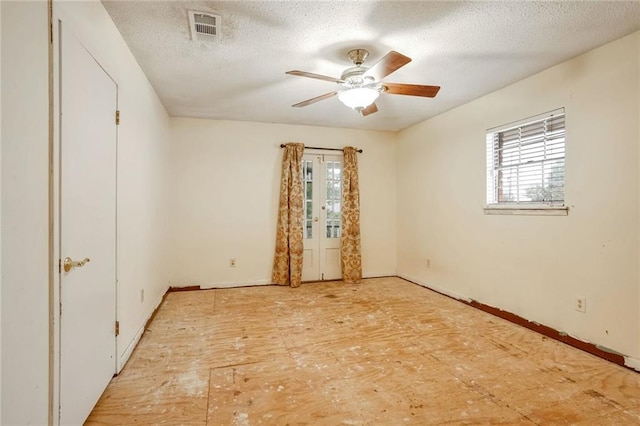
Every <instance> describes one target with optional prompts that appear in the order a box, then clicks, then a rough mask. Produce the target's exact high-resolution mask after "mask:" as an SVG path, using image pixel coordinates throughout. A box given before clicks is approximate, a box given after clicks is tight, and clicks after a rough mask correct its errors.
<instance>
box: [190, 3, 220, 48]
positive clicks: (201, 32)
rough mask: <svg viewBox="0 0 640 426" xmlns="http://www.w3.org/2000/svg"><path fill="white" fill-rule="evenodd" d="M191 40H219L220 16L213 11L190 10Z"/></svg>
mask: <svg viewBox="0 0 640 426" xmlns="http://www.w3.org/2000/svg"><path fill="white" fill-rule="evenodd" d="M189 25H190V26H191V40H197V41H217V40H218V39H219V38H220V16H218V15H214V14H212V13H205V12H195V11H193V10H190V11H189Z"/></svg>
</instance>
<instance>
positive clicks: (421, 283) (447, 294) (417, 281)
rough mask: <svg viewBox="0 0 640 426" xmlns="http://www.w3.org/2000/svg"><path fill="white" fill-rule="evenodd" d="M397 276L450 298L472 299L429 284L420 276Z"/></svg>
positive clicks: (468, 300)
mask: <svg viewBox="0 0 640 426" xmlns="http://www.w3.org/2000/svg"><path fill="white" fill-rule="evenodd" d="M398 277H400V278H402V279H405V280H407V281H411V282H412V283H414V284H418V285H419V286H422V287H425V288H428V289H429V290H433V291H437V292H438V293H441V294H444V295H445V296H449V297H452V298H454V299H457V300H463V301H465V302H471V301H473V299H471V298H470V297H467V296H463V295H462V294H459V293H456V292H453V291H451V290H447V289H444V288H440V287H436V286H433V285H431V284H428V283H427V282H425V281H424V280H422V279H420V278H416V277H412V276H410V275H407V274H398Z"/></svg>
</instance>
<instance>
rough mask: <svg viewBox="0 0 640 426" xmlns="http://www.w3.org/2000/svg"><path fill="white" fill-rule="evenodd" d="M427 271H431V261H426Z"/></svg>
mask: <svg viewBox="0 0 640 426" xmlns="http://www.w3.org/2000/svg"><path fill="white" fill-rule="evenodd" d="M427 269H431V259H427Z"/></svg>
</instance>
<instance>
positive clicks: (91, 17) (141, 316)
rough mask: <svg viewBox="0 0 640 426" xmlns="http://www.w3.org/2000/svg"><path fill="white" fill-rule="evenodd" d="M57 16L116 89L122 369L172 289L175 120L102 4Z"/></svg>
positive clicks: (67, 8) (66, 5)
mask: <svg viewBox="0 0 640 426" xmlns="http://www.w3.org/2000/svg"><path fill="white" fill-rule="evenodd" d="M54 14H55V17H56V18H60V19H62V22H63V25H65V24H66V25H69V26H70V27H71V28H72V31H73V32H74V33H75V34H76V36H77V37H78V38H79V39H80V40H81V41H82V43H83V44H84V45H85V47H86V48H87V49H88V50H89V51H90V52H91V54H92V55H93V56H94V57H95V58H96V60H97V61H98V62H99V63H100V65H101V66H102V67H103V68H105V70H106V71H107V73H108V74H109V75H110V76H111V77H112V78H113V79H114V80H115V81H116V83H117V85H118V108H119V109H120V111H121V120H120V126H118V158H117V161H118V165H117V174H118V177H117V179H118V186H117V191H118V194H117V204H118V205H117V221H118V231H117V238H118V242H117V245H118V253H117V256H118V257H117V262H118V271H117V277H118V286H117V291H118V301H117V311H118V312H117V313H118V321H120V336H119V337H118V356H119V362H120V365H122V364H123V363H124V361H126V359H127V357H128V356H129V355H130V353H131V351H132V350H133V345H134V343H135V342H136V341H137V339H138V338H139V337H140V334H141V333H142V331H143V327H144V324H145V322H146V321H147V319H148V318H149V316H150V315H151V313H152V312H153V309H154V308H155V306H156V305H157V304H158V303H159V302H160V300H161V298H162V295H163V294H164V292H165V291H166V290H167V288H168V285H169V282H168V269H169V264H168V262H166V248H165V247H166V245H167V238H168V231H167V229H168V223H169V222H168V219H169V218H168V215H167V206H168V195H167V184H168V176H169V171H168V170H169V169H168V164H169V116H168V115H167V113H166V111H165V110H164V107H163V106H162V104H161V103H160V101H159V99H158V97H157V96H156V93H155V91H154V90H153V88H152V87H151V85H150V83H149V81H148V80H147V78H146V76H145V75H144V73H143V72H142V70H141V69H140V66H139V65H138V63H137V61H136V60H135V58H134V57H133V55H132V54H131V52H130V51H129V48H128V47H127V45H126V43H125V42H124V40H123V39H122V36H121V35H120V33H119V32H118V30H117V29H116V27H115V25H114V23H113V22H112V20H111V18H110V16H109V15H108V13H107V12H106V10H105V9H104V7H103V6H102V4H101V3H100V2H99V1H85V2H70V1H57V2H56V3H55V4H54ZM142 291H144V301H143V300H142V298H141V292H142Z"/></svg>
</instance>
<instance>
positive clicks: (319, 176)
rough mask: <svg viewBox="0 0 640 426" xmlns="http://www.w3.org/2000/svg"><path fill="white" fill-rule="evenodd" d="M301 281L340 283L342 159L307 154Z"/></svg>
mask: <svg viewBox="0 0 640 426" xmlns="http://www.w3.org/2000/svg"><path fill="white" fill-rule="evenodd" d="M302 160H303V168H302V172H303V185H304V196H305V200H304V219H305V220H304V257H303V263H302V280H303V281H319V280H337V279H340V278H341V277H342V270H341V266H340V234H341V232H342V156H341V155H318V154H305V155H304V156H303V159H302Z"/></svg>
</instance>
